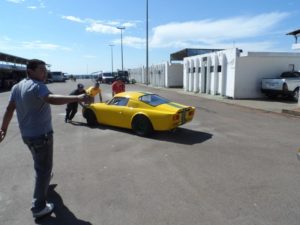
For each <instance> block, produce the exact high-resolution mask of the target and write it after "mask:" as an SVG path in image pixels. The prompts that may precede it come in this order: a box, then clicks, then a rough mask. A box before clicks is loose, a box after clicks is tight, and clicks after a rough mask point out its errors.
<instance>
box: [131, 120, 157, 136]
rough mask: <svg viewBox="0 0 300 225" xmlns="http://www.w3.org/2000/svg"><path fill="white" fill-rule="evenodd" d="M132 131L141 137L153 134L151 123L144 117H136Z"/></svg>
mask: <svg viewBox="0 0 300 225" xmlns="http://www.w3.org/2000/svg"><path fill="white" fill-rule="evenodd" d="M131 126H132V130H133V131H134V132H135V133H136V134H137V135H139V136H142V137H144V136H148V135H150V134H151V133H152V132H153V127H152V124H151V121H150V120H149V119H148V118H147V117H146V116H143V115H138V116H136V117H134V119H133V121H132V124H131Z"/></svg>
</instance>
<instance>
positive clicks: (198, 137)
mask: <svg viewBox="0 0 300 225" xmlns="http://www.w3.org/2000/svg"><path fill="white" fill-rule="evenodd" d="M70 124H72V125H74V126H84V127H89V128H91V129H99V130H106V129H109V130H114V131H117V132H123V133H127V134H129V135H135V134H134V133H133V131H132V130H129V129H123V128H118V127H111V126H105V125H96V126H92V127H90V126H88V125H87V124H86V123H82V122H75V121H72V122H70ZM212 136H213V135H212V134H210V133H206V132H201V131H196V130H190V129H187V128H182V127H179V128H177V129H176V130H175V131H160V132H154V133H153V134H152V135H151V136H149V137H141V138H148V139H153V140H159V141H168V142H173V143H177V144H184V145H194V144H199V143H202V142H204V141H207V140H209V139H211V138H212Z"/></svg>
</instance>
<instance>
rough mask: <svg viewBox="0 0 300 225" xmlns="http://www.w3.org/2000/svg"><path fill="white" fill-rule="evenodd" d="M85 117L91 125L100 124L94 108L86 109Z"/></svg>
mask: <svg viewBox="0 0 300 225" xmlns="http://www.w3.org/2000/svg"><path fill="white" fill-rule="evenodd" d="M84 118H86V123H87V125H88V126H90V127H92V126H96V125H97V124H98V122H97V118H96V116H95V113H94V112H93V111H92V110H90V109H86V110H85V112H84Z"/></svg>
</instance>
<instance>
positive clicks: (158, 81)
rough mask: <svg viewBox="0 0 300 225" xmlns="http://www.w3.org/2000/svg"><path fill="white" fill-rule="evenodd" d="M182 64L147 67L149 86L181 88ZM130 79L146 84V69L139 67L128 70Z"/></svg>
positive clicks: (167, 63)
mask: <svg viewBox="0 0 300 225" xmlns="http://www.w3.org/2000/svg"><path fill="white" fill-rule="evenodd" d="M182 68H183V66H182V64H177V63H176V64H175V63H174V64H173V63H169V62H166V63H162V64H157V65H152V66H150V67H149V69H148V70H149V71H148V74H149V78H148V82H149V85H151V86H153V87H182V79H183V78H182ZM129 74H130V79H135V80H136V82H138V83H142V84H147V77H146V68H145V67H139V68H134V69H130V70H129Z"/></svg>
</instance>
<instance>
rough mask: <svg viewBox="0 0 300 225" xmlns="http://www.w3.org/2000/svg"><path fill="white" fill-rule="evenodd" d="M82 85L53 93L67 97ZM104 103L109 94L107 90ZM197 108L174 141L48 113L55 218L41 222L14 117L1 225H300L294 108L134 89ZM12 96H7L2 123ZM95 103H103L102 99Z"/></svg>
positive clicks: (1, 157)
mask: <svg viewBox="0 0 300 225" xmlns="http://www.w3.org/2000/svg"><path fill="white" fill-rule="evenodd" d="M78 82H82V83H83V84H84V85H85V86H86V87H87V86H89V85H92V81H90V80H78V81H77V82H72V81H68V82H67V83H53V84H49V85H48V86H49V89H50V90H51V91H53V92H54V93H55V94H68V93H69V92H71V91H72V90H73V89H74V88H76V85H77V83H78ZM101 88H102V90H103V99H104V101H105V100H109V99H110V98H111V87H110V85H104V84H103V85H101ZM126 89H127V90H137V91H151V92H154V93H157V94H160V95H161V96H163V97H166V98H168V99H171V100H173V101H176V102H179V103H183V104H189V105H193V106H195V107H196V113H195V117H194V119H193V121H192V122H190V123H187V124H185V125H184V126H182V127H181V128H180V129H178V130H177V131H176V132H158V133H155V134H154V135H153V136H152V137H149V138H142V137H139V136H136V135H134V134H133V133H132V132H131V131H130V130H126V129H119V128H113V127H108V126H101V125H99V126H97V127H93V128H90V127H88V126H87V125H86V121H85V120H84V118H83V117H82V115H81V113H80V109H79V112H78V113H77V114H76V116H75V118H74V121H73V122H72V123H65V122H64V115H65V106H51V109H52V117H53V127H54V177H53V179H52V181H51V186H50V190H49V199H48V200H49V201H50V202H53V203H54V204H55V210H54V212H53V214H52V215H51V216H48V217H45V218H43V219H41V220H38V221H34V220H33V218H32V216H31V213H30V206H31V204H30V203H31V197H32V192H33V183H34V173H33V172H34V171H33V165H32V159H31V155H30V152H29V150H28V149H27V148H26V146H25V145H24V143H23V142H22V139H21V136H20V132H19V128H18V123H17V119H16V116H14V117H13V119H12V121H11V124H10V127H9V130H8V133H7V136H6V138H5V139H4V141H3V142H2V143H1V144H0V224H1V225H24V224H26V225H27V224H41V225H50V224H51V225H91V224H93V225H167V224H171V225H187V224H188V225H252V224H258V225H283V224H288V225H299V221H300V214H299V212H300V201H299V199H300V192H299V187H300V174H299V167H300V162H299V161H298V160H297V157H296V153H297V151H298V149H299V148H300V143H299V135H300V118H299V117H297V116H292V115H290V114H285V113H282V109H285V108H290V109H294V108H297V104H296V103H292V102H285V101H278V102H276V101H269V100H267V99H266V100H258V101H257V100H232V99H223V98H221V97H220V96H202V95H201V94H193V93H187V92H184V91H182V90H180V89H164V88H152V87H148V86H144V85H127V86H126ZM8 97H9V92H3V93H0V102H1V104H0V120H2V116H3V113H4V110H5V107H6V104H7V100H8ZM96 101H98V98H96Z"/></svg>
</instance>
